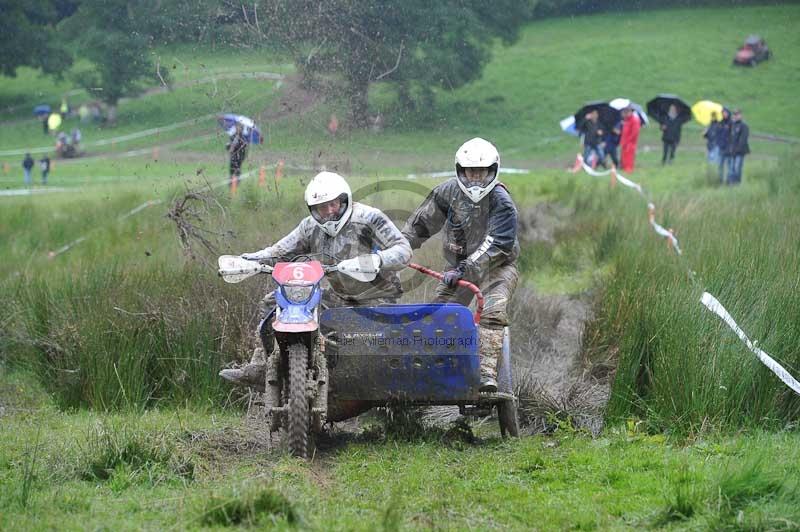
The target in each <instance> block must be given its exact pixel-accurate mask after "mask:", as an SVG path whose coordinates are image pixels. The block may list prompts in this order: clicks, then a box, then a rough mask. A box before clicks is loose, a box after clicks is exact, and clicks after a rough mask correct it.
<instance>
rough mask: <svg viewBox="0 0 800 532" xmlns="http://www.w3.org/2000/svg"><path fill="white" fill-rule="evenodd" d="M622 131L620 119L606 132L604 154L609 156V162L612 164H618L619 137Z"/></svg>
mask: <svg viewBox="0 0 800 532" xmlns="http://www.w3.org/2000/svg"><path fill="white" fill-rule="evenodd" d="M621 133H622V120H620V121H618V122H617V123H616V124H614V127H612V128H611V129H610V130H608V131H607V132H606V136H605V152H606V155H607V156H609V157H611V162H612V163H614V166H615V167H617V166H619V156H618V153H619V139H620V134H621Z"/></svg>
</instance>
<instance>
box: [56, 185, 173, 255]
mask: <svg viewBox="0 0 800 532" xmlns="http://www.w3.org/2000/svg"><path fill="white" fill-rule="evenodd" d="M159 203H162V200H160V199H156V200H148V201H145V202H144V203H142V204H141V205H139V206H138V207H136V208H135V209H131V210H130V211H128V212H126V213H125V214H122V215H120V216H119V217H117V221H120V222H121V221H122V220H124V219H125V218H128V217H129V216H133V215H134V214H136V213H138V212H140V211H143V210H144V209H146V208H147V207H150V206H152V205H158V204H159ZM87 238H89V237H88V236H87V235H84V236H82V237H79V238H76V239H75V240H73V241H72V242H70V243H69V244H65V245H63V246H61V247H60V248H58V249H57V250H55V251H51V252H49V253H48V254H47V256H48V258H51V259H52V258H54V257H56V256H58V255H61V254H62V253H66V252H67V251H69V250H70V249H72V248H73V247H75V246H77V245H78V244H80V243H81V242H83V241H84V240H86V239H87Z"/></svg>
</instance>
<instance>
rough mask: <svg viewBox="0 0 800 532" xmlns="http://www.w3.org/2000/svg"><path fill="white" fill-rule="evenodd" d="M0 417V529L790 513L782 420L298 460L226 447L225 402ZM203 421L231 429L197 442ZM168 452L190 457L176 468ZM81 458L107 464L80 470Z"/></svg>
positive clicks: (794, 448)
mask: <svg viewBox="0 0 800 532" xmlns="http://www.w3.org/2000/svg"><path fill="white" fill-rule="evenodd" d="M3 423H4V426H5V427H6V428H8V429H9V432H8V434H9V437H7V438H4V439H3V440H2V441H0V487H2V490H0V510H2V511H0V526H2V527H3V528H4V529H20V528H22V529H30V528H43V527H44V528H46V527H49V526H55V525H56V524H58V527H59V528H62V529H77V528H86V527H92V528H94V527H102V526H104V525H110V524H112V523H113V524H114V526H115V527H117V528H122V529H127V528H141V527H148V528H168V527H177V528H195V527H225V526H259V527H264V526H274V527H277V528H287V527H288V528H291V527H300V528H312V529H318V528H325V529H336V530H343V529H346V530H374V529H376V528H377V529H381V528H382V529H384V530H411V529H419V528H420V527H423V528H448V529H463V528H468V527H480V528H503V529H515V530H516V529H519V530H522V529H531V528H535V529H564V528H581V529H587V528H588V529H618V528H655V527H658V528H661V527H666V528H668V529H681V530H682V529H737V528H738V529H741V528H755V529H764V530H781V529H784V530H788V529H792V527H793V526H796V524H797V523H800V514H798V508H800V505H799V504H798V502H800V501H799V500H798V493H799V492H798V488H797V482H796V478H797V475H798V473H800V470H798V466H797V464H798V463H800V456H798V448H800V446H798V434H797V433H796V432H778V433H769V434H767V433H761V432H752V433H742V434H739V435H737V436H736V437H731V438H727V437H722V436H709V437H707V438H703V439H692V440H676V439H672V438H665V437H664V436H650V435H647V434H646V433H643V432H641V431H639V427H635V428H634V429H633V430H625V429H623V428H611V429H608V430H607V431H606V432H605V433H604V434H603V435H602V436H601V437H600V438H596V439H592V438H591V437H589V436H588V435H586V434H585V433H584V432H582V431H575V430H574V429H570V428H569V426H568V425H561V426H560V427H559V428H557V429H556V430H555V432H553V433H552V434H551V435H548V436H536V437H531V438H525V439H521V440H516V441H502V440H500V439H498V438H497V436H496V435H495V434H494V431H490V432H489V433H486V431H482V430H479V431H478V432H479V434H478V437H477V438H475V439H474V440H471V441H466V440H459V441H460V443H459V444H458V445H442V444H441V441H440V440H439V436H437V435H436V434H432V435H433V436H435V437H431V436H432V435H431V434H428V433H426V432H424V431H423V432H422V433H418V434H416V435H414V436H409V435H408V434H406V435H403V436H402V437H395V436H388V437H385V438H380V439H378V440H375V439H373V438H372V436H369V435H368V434H365V435H364V436H353V437H350V438H347V439H346V440H342V441H340V443H338V444H334V445H333V446H331V447H328V448H327V449H326V450H324V451H318V452H317V454H316V455H315V457H314V460H313V461H310V462H306V461H300V460H295V459H290V458H287V457H282V456H279V455H276V454H273V453H271V452H268V451H261V452H255V453H254V452H243V451H241V450H238V449H245V448H248V446H249V445H251V444H250V443H248V441H246V440H247V439H248V438H254V437H256V436H254V435H253V434H250V435H247V436H245V435H243V433H241V432H239V431H240V430H241V426H240V425H239V424H240V423H241V422H240V421H239V420H238V418H237V417H235V416H224V415H219V414H214V415H208V414H198V413H197V412H191V411H186V410H180V409H178V410H174V411H171V412H150V413H148V414H146V415H145V416H140V415H138V414H127V415H121V416H113V417H111V418H108V417H105V416H100V415H97V414H89V413H85V414H80V415H72V416H64V415H62V414H59V413H57V412H56V411H55V410H52V409H51V408H50V407H46V408H45V409H44V410H40V411H39V412H37V415H36V416H35V417H32V416H29V415H21V414H14V415H13V416H7V417H4V418H3ZM40 427H41V428H40ZM37 430H41V431H42V433H43V435H46V437H43V438H42V439H41V441H40V442H39V446H38V448H39V455H38V458H37V464H38V465H37V466H36V468H35V470H34V472H35V474H34V475H32V476H30V477H29V478H30V479H31V481H30V482H29V487H28V489H29V497H28V499H27V505H26V506H23V505H22V504H21V503H20V499H19V494H20V493H21V489H22V488H23V485H24V484H23V483H24V478H25V471H26V469H25V467H26V466H25V460H26V456H29V454H26V453H29V451H30V447H29V446H28V445H26V443H25V442H27V441H29V439H30V441H33V439H34V437H35V434H36V431H37ZM202 434H206V435H211V434H220V435H223V434H228V436H226V438H227V439H228V440H230V441H228V443H227V445H226V446H216V447H215V446H213V445H211V446H210V445H209V442H210V440H209V439H208V438H202V437H200V436H201V435H202ZM98 435H101V436H98ZM237 438H238V439H240V440H241V441H234V440H236V439H237ZM226 441H227V440H226ZM134 442H136V443H134ZM95 451H96V452H95ZM87 457H92V460H87ZM107 457H110V458H109V459H108V460H105V458H107ZM181 463H191V464H192V465H193V469H192V474H191V475H187V474H184V473H183V470H181V469H180V468H177V467H176V464H181ZM92 464H100V471H103V472H107V476H106V473H102V474H101V475H90V476H88V477H87V476H85V475H83V472H85V471H87V465H92Z"/></svg>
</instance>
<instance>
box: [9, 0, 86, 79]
mask: <svg viewBox="0 0 800 532" xmlns="http://www.w3.org/2000/svg"><path fill="white" fill-rule="evenodd" d="M57 4H59V2H58V1H57V0H56V1H53V0H0V73H2V74H3V75H4V76H10V77H13V76H16V73H17V68H18V67H20V66H30V67H33V68H40V69H41V70H42V72H44V73H46V74H61V73H62V72H63V71H64V70H65V69H66V68H68V67H69V66H70V64H71V57H70V55H69V54H68V53H67V52H66V50H65V49H64V48H63V46H61V44H60V36H59V34H58V32H57V31H56V28H55V26H54V25H55V23H56V22H58V19H59V16H60V9H59V7H58V6H57Z"/></svg>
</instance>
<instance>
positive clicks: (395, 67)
mask: <svg viewBox="0 0 800 532" xmlns="http://www.w3.org/2000/svg"><path fill="white" fill-rule="evenodd" d="M403 45H404V43H403V42H401V43H400V51H399V52H398V53H397V61H396V62H395V64H394V66H393V67H392V68H391V69H390V70H387V71H386V72H384V73H383V74H381V75H380V76H378V77H377V78H375V79H373V80H372V81H378V80H380V79H382V78H385V77H386V76H388V75H389V74H391V73H392V72H394V71H395V70H397V67H399V66H400V58H401V57H403Z"/></svg>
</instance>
